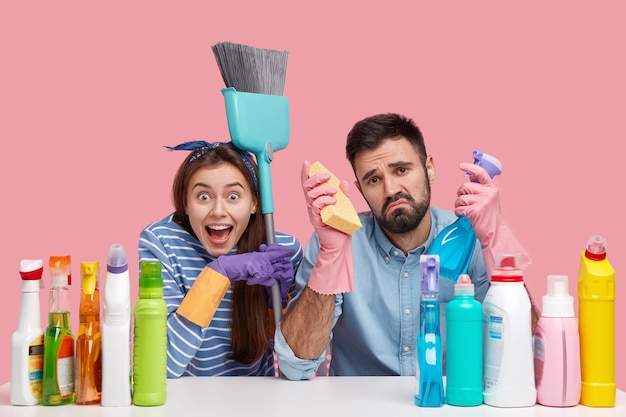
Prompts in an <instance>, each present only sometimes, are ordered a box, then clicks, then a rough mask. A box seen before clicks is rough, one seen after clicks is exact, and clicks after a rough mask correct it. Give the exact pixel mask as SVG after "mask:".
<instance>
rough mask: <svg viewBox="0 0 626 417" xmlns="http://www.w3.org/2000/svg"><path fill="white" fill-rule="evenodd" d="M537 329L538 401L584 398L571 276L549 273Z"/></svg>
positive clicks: (563, 403) (560, 403) (562, 403)
mask: <svg viewBox="0 0 626 417" xmlns="http://www.w3.org/2000/svg"><path fill="white" fill-rule="evenodd" d="M542 306H543V307H542V311H541V317H539V321H538V322H537V328H536V329H535V352H534V353H535V383H536V387H537V402H538V403H539V404H542V405H547V406H552V407H571V406H574V405H576V404H578V402H579V401H580V389H581V388H580V386H581V380H580V347H579V343H580V341H579V337H578V322H577V321H576V317H575V316H574V297H572V296H571V295H570V294H569V284H568V277H567V275H548V288H547V292H546V295H544V296H543V298H542Z"/></svg>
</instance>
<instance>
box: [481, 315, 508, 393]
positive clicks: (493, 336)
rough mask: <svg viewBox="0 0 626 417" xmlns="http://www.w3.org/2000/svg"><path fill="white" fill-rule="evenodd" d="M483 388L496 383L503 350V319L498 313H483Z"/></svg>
mask: <svg viewBox="0 0 626 417" xmlns="http://www.w3.org/2000/svg"><path fill="white" fill-rule="evenodd" d="M485 329H486V331H485V369H484V371H485V375H484V382H485V384H484V388H485V390H487V389H489V388H493V387H495V386H496V385H497V384H498V379H499V377H500V366H501V365H502V353H503V351H504V341H503V340H502V335H503V334H504V320H503V317H502V316H501V315H498V314H489V313H487V314H485Z"/></svg>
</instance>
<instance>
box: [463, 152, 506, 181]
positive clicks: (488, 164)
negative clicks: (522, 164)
mask: <svg viewBox="0 0 626 417" xmlns="http://www.w3.org/2000/svg"><path fill="white" fill-rule="evenodd" d="M472 158H474V165H478V166H481V167H483V168H485V171H487V174H489V176H490V177H491V178H493V177H495V176H496V175H499V174H501V173H502V163H501V162H500V161H499V160H498V158H496V157H495V156H492V155H489V154H486V153H483V152H479V151H474V152H472ZM465 175H466V176H469V174H465Z"/></svg>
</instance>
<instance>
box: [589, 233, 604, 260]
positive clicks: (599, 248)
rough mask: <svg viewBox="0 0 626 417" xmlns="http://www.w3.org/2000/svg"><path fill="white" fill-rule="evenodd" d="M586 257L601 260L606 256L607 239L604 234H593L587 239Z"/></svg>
mask: <svg viewBox="0 0 626 417" xmlns="http://www.w3.org/2000/svg"><path fill="white" fill-rule="evenodd" d="M585 257H586V258H588V259H591V260H593V261H601V260H603V259H604V258H606V239H605V238H604V236H600V235H591V237H590V238H589V240H588V241H587V248H586V249H585Z"/></svg>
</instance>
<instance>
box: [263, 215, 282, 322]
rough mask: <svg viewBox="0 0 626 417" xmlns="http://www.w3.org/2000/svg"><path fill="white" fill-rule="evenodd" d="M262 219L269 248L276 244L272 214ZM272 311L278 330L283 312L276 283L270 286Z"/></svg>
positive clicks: (278, 287)
mask: <svg viewBox="0 0 626 417" xmlns="http://www.w3.org/2000/svg"><path fill="white" fill-rule="evenodd" d="M263 219H264V220H265V234H266V235H267V245H268V246H269V245H271V244H272V243H276V235H275V233H274V214H273V213H266V214H263ZM272 310H274V324H275V326H276V328H278V323H280V319H281V316H282V312H283V302H282V297H281V296H280V286H279V284H278V281H276V282H275V283H274V285H272Z"/></svg>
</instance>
